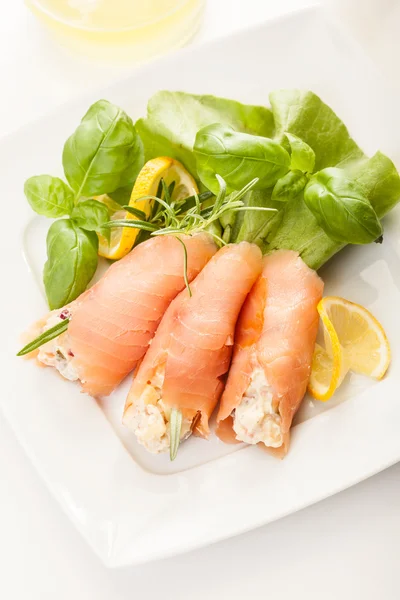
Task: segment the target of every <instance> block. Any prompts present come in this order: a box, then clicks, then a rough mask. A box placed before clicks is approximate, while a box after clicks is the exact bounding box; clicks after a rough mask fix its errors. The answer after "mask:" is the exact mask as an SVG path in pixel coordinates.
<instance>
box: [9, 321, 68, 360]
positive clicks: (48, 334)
mask: <svg viewBox="0 0 400 600" xmlns="http://www.w3.org/2000/svg"><path fill="white" fill-rule="evenodd" d="M69 322H70V319H64V320H63V321H61V323H57V325H54V327H50V329H47V330H46V331H44V332H43V333H41V334H40V335H38V337H37V338H35V339H34V340H32V341H31V342H29V344H27V345H26V346H24V347H23V348H22V350H20V351H19V352H18V354H17V356H24V355H25V354H29V352H33V350H36V349H37V348H40V346H43V344H47V342H50V340H52V339H54V338H56V337H57V336H59V335H60V334H61V333H64V331H67V329H68V324H69Z"/></svg>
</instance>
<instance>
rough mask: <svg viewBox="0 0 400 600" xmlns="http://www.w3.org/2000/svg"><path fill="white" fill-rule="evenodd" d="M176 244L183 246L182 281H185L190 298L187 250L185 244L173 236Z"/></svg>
mask: <svg viewBox="0 0 400 600" xmlns="http://www.w3.org/2000/svg"><path fill="white" fill-rule="evenodd" d="M175 237H176V239H177V240H178V242H180V243H181V244H182V246H183V279H184V281H185V285H186V289H187V291H188V292H189V296H190V297H192V290H191V289H190V285H189V280H188V274H187V248H186V244H185V242H184V241H183V240H181V238H180V237H178V236H175Z"/></svg>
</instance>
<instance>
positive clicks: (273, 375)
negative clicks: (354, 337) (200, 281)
mask: <svg viewBox="0 0 400 600" xmlns="http://www.w3.org/2000/svg"><path fill="white" fill-rule="evenodd" d="M323 287H324V286H323V282H322V281H321V279H320V278H319V277H318V275H317V274H316V273H315V271H313V270H311V269H310V268H309V267H308V266H307V265H306V264H305V263H304V262H303V261H302V259H301V258H300V257H299V255H298V253H297V252H293V251H290V250H279V251H277V252H274V253H273V254H271V255H269V256H266V257H265V258H264V264H263V271H262V274H261V276H260V277H259V279H258V280H257V282H256V283H255V285H254V287H253V289H252V291H251V292H250V294H249V296H248V298H247V300H246V302H245V304H244V306H243V308H242V311H241V314H240V317H239V320H238V324H237V327H236V332H235V348H234V354H233V359H232V365H231V368H230V372H229V376H228V380H227V383H226V387H225V390H224V393H223V395H222V398H221V405H220V409H219V413H218V417H217V421H218V428H217V435H218V436H219V437H220V438H221V439H222V440H223V441H226V442H237V441H243V442H246V443H248V444H257V443H262V444H264V445H265V446H266V447H268V448H269V449H270V450H271V451H272V452H273V453H275V454H277V455H279V456H283V455H284V454H286V452H287V449H288V444H289V431H290V427H291V424H292V420H293V417H294V415H295V414H296V411H297V409H298V408H299V406H300V403H301V401H302V399H303V397H304V394H305V392H306V389H307V382H308V379H309V376H310V371H311V362H312V356H313V351H314V346H315V340H316V336H317V330H318V321H319V317H318V312H317V304H318V302H319V301H320V299H321V297H322V292H323Z"/></svg>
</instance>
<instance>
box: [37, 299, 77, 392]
mask: <svg viewBox="0 0 400 600" xmlns="http://www.w3.org/2000/svg"><path fill="white" fill-rule="evenodd" d="M68 318H71V311H69V310H68V309H66V308H64V309H63V310H61V311H54V312H53V313H51V314H50V316H49V318H48V319H47V321H46V323H45V324H44V326H43V328H42V331H41V333H43V332H44V331H47V330H48V329H51V327H54V326H55V325H58V323H61V322H62V321H64V320H65V319H68ZM37 359H38V361H39V362H41V363H42V364H44V365H46V366H48V367H54V368H55V369H57V371H58V372H59V373H60V375H62V376H63V377H65V379H69V381H77V380H78V379H79V375H78V371H77V369H76V367H75V364H74V354H73V352H72V350H71V348H70V344H69V335H68V331H65V332H64V333H61V334H60V335H59V336H57V337H56V338H54V339H52V340H50V341H49V342H47V344H43V346H41V347H40V349H39V352H38V355H37Z"/></svg>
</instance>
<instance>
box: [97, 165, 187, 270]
mask: <svg viewBox="0 0 400 600" xmlns="http://www.w3.org/2000/svg"><path fill="white" fill-rule="evenodd" d="M161 179H163V180H164V181H165V183H166V184H167V186H169V185H170V184H171V183H172V182H175V186H174V190H173V193H172V198H171V199H172V200H175V201H179V200H183V199H184V198H187V197H188V196H192V195H193V194H194V193H195V192H196V193H198V191H199V190H198V188H197V184H196V182H195V180H194V179H193V177H192V176H191V175H190V173H188V172H187V171H186V169H185V167H184V166H183V165H182V164H181V163H180V162H178V161H177V160H174V159H173V158H168V157H166V156H159V157H157V158H153V159H151V160H149V161H148V162H147V163H146V164H145V165H144V167H143V168H142V170H141V171H140V173H139V175H138V177H137V179H136V182H135V185H134V187H133V190H132V194H131V198H130V201H129V206H131V207H133V208H136V209H138V210H140V211H142V212H143V213H145V215H146V217H147V218H148V217H149V216H150V215H151V212H152V210H153V206H154V200H149V199H145V200H142V198H144V197H145V196H155V195H156V194H157V190H158V186H159V184H160V181H161ZM96 199H97V200H100V202H104V203H105V204H106V206H107V207H108V208H109V210H110V208H111V207H112V206H114V210H112V209H111V210H110V213H111V215H110V219H111V220H119V219H136V217H135V215H132V214H131V213H128V212H127V211H125V210H123V209H122V208H121V206H120V205H119V204H116V203H115V202H113V201H112V200H111V199H110V198H109V197H108V196H106V195H104V196H98V197H97V198H96ZM139 232H140V230H139V229H133V228H132V227H116V228H114V229H111V236H110V242H108V240H107V239H106V238H105V237H104V236H102V235H99V254H100V256H104V257H105V258H110V259H112V260H118V259H120V258H122V257H123V256H125V255H126V254H128V252H129V251H130V250H131V249H132V247H133V245H134V243H135V241H136V238H137V236H138V234H139Z"/></svg>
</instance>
